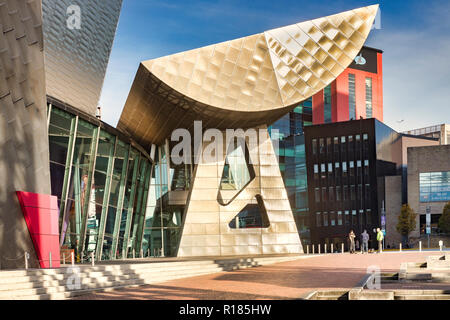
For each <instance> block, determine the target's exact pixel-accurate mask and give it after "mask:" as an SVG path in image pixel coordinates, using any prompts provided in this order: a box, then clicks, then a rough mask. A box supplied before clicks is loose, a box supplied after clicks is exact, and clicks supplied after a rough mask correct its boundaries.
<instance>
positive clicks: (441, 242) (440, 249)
mask: <svg viewBox="0 0 450 320" xmlns="http://www.w3.org/2000/svg"><path fill="white" fill-rule="evenodd" d="M443 247H444V241H442V240H440V241H439V251H441V252H442V249H443Z"/></svg>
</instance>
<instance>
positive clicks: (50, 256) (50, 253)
mask: <svg viewBox="0 0 450 320" xmlns="http://www.w3.org/2000/svg"><path fill="white" fill-rule="evenodd" d="M48 256H49V258H50V269H52V268H53V264H52V252H51V251H50V252H49V253H48Z"/></svg>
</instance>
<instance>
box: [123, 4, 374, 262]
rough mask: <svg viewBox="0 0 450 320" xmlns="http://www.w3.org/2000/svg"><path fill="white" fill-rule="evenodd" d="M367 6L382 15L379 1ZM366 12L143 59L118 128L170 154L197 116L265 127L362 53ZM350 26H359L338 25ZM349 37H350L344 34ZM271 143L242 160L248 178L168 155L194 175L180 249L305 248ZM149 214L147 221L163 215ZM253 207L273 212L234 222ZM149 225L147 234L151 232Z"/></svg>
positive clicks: (180, 172)
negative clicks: (179, 132)
mask: <svg viewBox="0 0 450 320" xmlns="http://www.w3.org/2000/svg"><path fill="white" fill-rule="evenodd" d="M369 8H370V9H369V10H373V12H371V14H376V7H369ZM363 10H367V9H363ZM361 12H362V11H361ZM361 12H359V13H358V10H354V11H351V12H347V13H345V14H344V15H341V16H340V17H338V16H332V17H327V18H324V19H319V20H314V21H312V22H307V23H300V24H297V25H292V26H288V27H284V28H280V29H276V30H271V31H268V32H265V33H263V34H258V35H255V36H250V37H246V38H243V39H238V40H233V41H229V42H225V43H221V44H217V45H213V46H209V47H205V48H201V49H197V50H193V51H188V52H185V53H181V54H176V55H173V56H169V57H164V58H160V59H156V60H152V61H146V62H143V63H142V64H141V66H140V68H139V70H138V74H137V76H136V79H135V81H134V84H133V87H132V90H131V92H130V95H129V98H128V101H127V103H126V105H125V108H124V111H123V113H122V116H121V119H120V121H119V125H118V127H119V129H121V130H123V131H124V132H128V133H129V134H130V135H131V136H132V137H133V138H134V139H135V140H136V141H138V142H139V143H140V144H141V145H142V146H144V147H146V148H150V146H151V145H153V144H155V145H158V149H159V150H161V149H163V150H165V154H168V153H169V152H170V151H171V150H172V145H171V144H170V143H169V141H168V139H169V138H170V135H171V132H172V131H173V130H174V129H176V128H185V129H189V132H190V133H191V134H192V133H193V128H194V125H193V120H194V119H195V120H202V121H203V128H204V129H208V128H216V129H219V130H225V129H236V128H265V127H266V126H267V125H270V124H271V123H273V122H274V121H275V120H277V119H279V118H280V117H282V116H283V115H285V114H287V113H289V112H290V111H292V110H294V109H296V108H297V107H298V106H299V105H300V104H301V103H302V102H304V101H305V100H308V99H309V98H311V97H312V96H314V95H315V94H317V93H318V92H320V91H321V90H322V89H324V88H325V87H327V86H328V85H330V84H331V83H332V82H333V81H334V80H335V79H336V78H337V77H338V76H339V75H340V74H341V73H342V72H343V71H344V70H345V69H346V68H347V67H348V66H349V65H350V64H351V63H352V62H353V61H354V59H355V58H356V56H357V55H358V54H359V53H360V51H361V49H362V46H363V44H364V41H365V40H364V38H365V37H364V35H366V34H368V32H369V29H370V27H371V26H372V23H373V20H372V18H369V19H367V20H366V19H362V17H363V15H361ZM344 21H345V22H344ZM366 23H368V25H367V26H364V25H365V24H366ZM350 25H353V28H357V29H358V30H359V31H357V32H355V31H349V32H347V31H345V32H341V31H340V30H339V26H345V28H346V27H347V26H350ZM366 28H368V29H366ZM349 36H350V37H351V38H352V39H351V40H349V41H348V40H345V39H346V38H348V37H349ZM361 36H362V37H361ZM356 43H358V45H356ZM350 51H351V53H350ZM340 59H343V61H340ZM163 97H164V98H163ZM175 115H176V116H175ZM266 141H267V140H266V138H265V137H263V139H262V140H259V141H258V143H256V144H257V145H258V148H256V147H255V149H254V150H259V151H260V152H264V153H263V154H265V156H264V157H263V158H264V159H265V160H262V159H263V158H260V159H259V160H261V161H263V162H262V163H261V162H260V161H259V160H258V158H256V159H253V160H256V162H255V161H253V163H256V165H255V164H253V166H249V167H247V168H246V166H245V165H244V163H242V165H243V168H244V170H243V172H244V173H241V176H239V174H240V173H239V172H237V171H235V172H233V171H232V170H231V168H232V166H233V165H232V164H231V163H229V160H225V159H222V158H220V157H219V158H218V159H217V161H214V162H209V163H205V164H203V163H200V164H197V165H196V169H195V170H193V168H192V167H188V168H186V166H179V167H177V166H176V165H175V164H173V163H168V167H169V168H170V170H173V172H174V173H173V177H174V178H177V177H178V176H186V174H188V175H190V176H191V177H192V178H191V184H190V185H189V187H187V186H185V187H184V188H185V189H184V190H175V192H177V193H179V192H182V191H187V193H188V194H189V196H187V197H186V202H185V211H184V217H183V228H182V234H181V239H180V244H179V247H178V256H195V255H239V254H261V253H263V254H265V253H289V252H301V251H302V248H301V244H300V239H299V236H298V230H297V227H296V225H295V222H294V218H293V214H292V209H291V205H290V203H289V201H288V195H287V193H286V189H285V187H284V184H283V181H282V180H281V174H280V171H279V167H278V164H277V161H276V158H275V154H274V151H273V149H272V148H269V149H264V150H265V151H263V149H261V147H262V146H263V145H265V144H266V143H267V142H266ZM269 141H270V140H269ZM229 151H233V152H232V153H234V152H238V151H236V150H235V149H228V150H227V152H225V154H228V153H229ZM240 152H241V154H243V153H242V152H243V151H242V150H241V151H240ZM158 153H161V151H160V152H158ZM250 158H251V156H250ZM227 164H228V165H229V166H230V167H229V169H228V167H227ZM258 164H259V165H258ZM230 171H231V176H232V177H233V180H234V181H235V183H234V185H232V186H230V183H229V182H228V181H229V180H230V177H229V174H227V172H230ZM252 172H254V174H252ZM218 173H219V174H218ZM223 173H224V174H223ZM224 175H225V176H228V178H227V177H225V176H224ZM168 176H169V177H171V175H168ZM249 177H250V178H249ZM223 178H225V179H223ZM226 181H227V182H226ZM225 182H226V186H225V185H224V184H225ZM182 187H183V186H181V188H182ZM223 189H228V190H227V192H222V191H220V190H223ZM230 189H231V190H232V191H230ZM269 189H270V190H271V191H269ZM167 192H168V198H169V199H171V198H175V195H172V193H173V192H174V190H171V183H169V187H168V190H167ZM177 198H178V197H177ZM180 198H181V197H180ZM225 199H228V200H227V201H223V200H225ZM218 200H219V201H218ZM231 200H232V201H231ZM169 201H170V200H169ZM248 205H250V206H251V207H248ZM256 205H257V206H256ZM258 207H259V210H258ZM252 208H253V209H252ZM162 210H164V208H163V209H162ZM258 211H259V212H258ZM148 214H149V217H148V218H146V219H150V217H153V216H154V214H159V213H158V212H156V213H151V212H149V213H148ZM252 215H253V217H254V218H255V219H256V217H255V215H256V216H267V220H268V221H266V223H260V224H259V225H258V227H256V228H255V225H254V224H253V225H252V226H251V227H250V228H247V227H246V228H241V227H240V228H239V229H241V230H238V229H234V228H232V227H231V226H232V225H233V223H231V221H235V218H239V219H238V220H239V221H244V220H245V219H241V218H242V217H243V216H246V217H249V216H252ZM256 220H259V219H256ZM261 220H265V219H261ZM230 223H231V224H230ZM239 224H240V223H239ZM245 225H246V226H247V223H245ZM261 226H265V227H261ZM148 229H149V230H144V234H146V233H150V232H151V229H150V228H148ZM138 249H139V248H138Z"/></svg>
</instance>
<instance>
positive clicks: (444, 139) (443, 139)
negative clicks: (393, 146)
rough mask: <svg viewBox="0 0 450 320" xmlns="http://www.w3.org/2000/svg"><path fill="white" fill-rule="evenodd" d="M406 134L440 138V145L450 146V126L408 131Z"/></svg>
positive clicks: (442, 125) (443, 125)
mask: <svg viewBox="0 0 450 320" xmlns="http://www.w3.org/2000/svg"><path fill="white" fill-rule="evenodd" d="M405 133H406V134H410V135H414V136H424V137H432V138H438V139H439V142H440V144H450V124H441V125H437V126H431V127H426V128H422V129H415V130H410V131H406V132H405Z"/></svg>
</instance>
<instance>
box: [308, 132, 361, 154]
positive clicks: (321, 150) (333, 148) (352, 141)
mask: <svg viewBox="0 0 450 320" xmlns="http://www.w3.org/2000/svg"><path fill="white" fill-rule="evenodd" d="M362 139H363V141H364V147H365V149H367V150H368V141H369V135H368V134H367V133H364V134H363V135H362ZM347 146H348V151H349V152H353V151H354V149H356V150H359V149H360V147H361V135H359V134H357V135H355V136H352V135H351V136H348V137H347V136H342V137H334V138H331V137H328V138H320V139H313V140H312V153H313V155H315V156H316V155H318V154H321V155H323V154H328V155H332V153H338V152H339V150H341V152H342V153H345V151H347Z"/></svg>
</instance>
